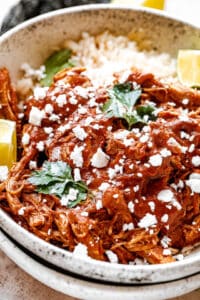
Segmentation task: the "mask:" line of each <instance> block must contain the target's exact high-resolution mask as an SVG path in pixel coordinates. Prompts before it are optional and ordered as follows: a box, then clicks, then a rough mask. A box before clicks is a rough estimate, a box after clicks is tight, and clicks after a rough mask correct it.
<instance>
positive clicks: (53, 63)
mask: <svg viewBox="0 0 200 300" xmlns="http://www.w3.org/2000/svg"><path fill="white" fill-rule="evenodd" d="M71 55H72V52H71V50H70V49H62V50H59V51H56V52H54V53H53V54H52V55H51V56H50V57H49V58H47V60H46V61H45V63H44V65H45V77H44V78H42V79H41V81H40V84H41V85H42V86H50V85H51V83H52V81H53V77H54V75H55V74H56V73H57V72H59V71H61V70H62V69H64V68H69V67H73V66H74V64H73V63H72V62H71V61H70V58H71Z"/></svg>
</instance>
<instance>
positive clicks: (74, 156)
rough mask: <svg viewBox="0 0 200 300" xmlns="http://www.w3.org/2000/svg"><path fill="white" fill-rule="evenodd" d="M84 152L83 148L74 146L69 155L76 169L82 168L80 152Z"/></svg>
mask: <svg viewBox="0 0 200 300" xmlns="http://www.w3.org/2000/svg"><path fill="white" fill-rule="evenodd" d="M83 150H84V147H83V146H80V147H79V146H77V145H76V146H75V147H74V150H73V151H72V152H71V154H70V159H71V160H72V161H73V163H74V165H75V166H76V167H78V168H82V166H83V155H82V152H83Z"/></svg>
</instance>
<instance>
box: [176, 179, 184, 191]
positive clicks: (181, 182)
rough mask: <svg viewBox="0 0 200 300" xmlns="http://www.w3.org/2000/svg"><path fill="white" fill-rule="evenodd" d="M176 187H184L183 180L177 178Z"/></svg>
mask: <svg viewBox="0 0 200 300" xmlns="http://www.w3.org/2000/svg"><path fill="white" fill-rule="evenodd" d="M177 188H179V189H183V188H184V182H183V180H181V179H180V180H179V182H178V184H177Z"/></svg>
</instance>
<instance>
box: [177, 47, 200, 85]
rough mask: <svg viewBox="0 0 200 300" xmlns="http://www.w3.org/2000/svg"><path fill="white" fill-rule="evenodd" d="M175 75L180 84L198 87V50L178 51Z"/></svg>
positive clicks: (199, 56)
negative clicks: (176, 74)
mask: <svg viewBox="0 0 200 300" xmlns="http://www.w3.org/2000/svg"><path fill="white" fill-rule="evenodd" d="M177 73H178V78H179V80H180V82H181V83H183V84H185V85H187V86H190V87H200V50H179V52H178V58H177Z"/></svg>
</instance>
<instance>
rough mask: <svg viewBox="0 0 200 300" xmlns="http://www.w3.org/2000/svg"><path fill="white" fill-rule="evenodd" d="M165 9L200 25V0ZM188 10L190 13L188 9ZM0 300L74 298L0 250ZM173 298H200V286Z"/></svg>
mask: <svg viewBox="0 0 200 300" xmlns="http://www.w3.org/2000/svg"><path fill="white" fill-rule="evenodd" d="M17 1H18V0H6V1H4V0H0V22H1V20H2V17H3V16H4V15H5V13H7V11H8V10H9V7H10V5H12V4H13V3H16V2H17ZM166 10H167V11H168V12H170V13H171V14H173V15H175V16H178V17H182V18H183V19H185V20H188V21H190V22H193V23H195V24H196V25H199V26H200V18H199V11H200V1H199V0H167V4H166ZM188 11H189V12H190V13H188ZM0 299H1V300H45V299H49V300H52V299H53V300H75V298H71V297H68V296H65V295H63V294H61V293H58V292H56V291H54V290H52V289H51V288H48V287H46V286H45V285H43V284H42V283H40V282H39V281H37V280H35V279H33V278H32V277H31V276H29V275H28V274H26V273H25V272H24V271H22V270H21V269H20V268H19V267H18V266H17V265H15V264H14V263H13V262H12V261H11V260H10V259H9V258H7V257H6V256H5V254H4V253H3V252H1V250H0ZM173 300H200V290H198V291H194V292H192V293H190V294H187V295H185V296H182V297H177V298H175V299H173Z"/></svg>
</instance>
